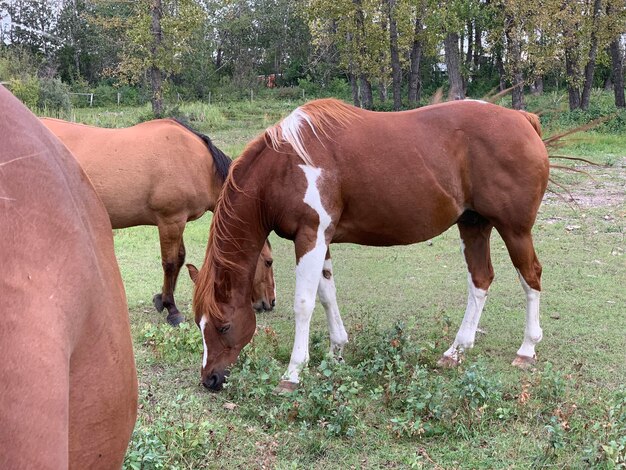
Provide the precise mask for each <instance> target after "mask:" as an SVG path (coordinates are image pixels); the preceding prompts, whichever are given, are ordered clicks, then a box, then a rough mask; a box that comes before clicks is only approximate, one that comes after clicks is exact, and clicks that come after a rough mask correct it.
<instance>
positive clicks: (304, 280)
mask: <svg viewBox="0 0 626 470" xmlns="http://www.w3.org/2000/svg"><path fill="white" fill-rule="evenodd" d="M299 166H300V168H302V171H304V175H305V176H306V179H307V189H306V192H305V193H304V199H303V201H304V203H305V204H307V205H308V206H310V207H311V208H313V209H314V210H315V212H317V214H318V216H319V225H318V227H317V239H316V241H315V246H314V247H313V249H312V250H311V251H309V252H308V253H306V254H305V255H304V256H302V257H301V258H300V261H299V262H298V265H297V266H296V295H295V301H294V312H295V320H296V334H295V338H294V343H293V350H292V352H291V359H290V361H289V367H288V369H287V372H286V373H285V374H284V375H283V379H284V380H288V381H289V382H295V383H297V382H298V381H299V373H300V370H302V368H303V367H304V366H305V365H306V363H307V361H308V360H309V328H310V325H311V316H312V314H313V309H314V308H315V293H316V291H317V288H318V286H319V282H320V273H321V272H322V268H323V266H324V257H325V255H326V249H327V247H326V237H325V235H324V234H325V232H326V229H327V228H328V226H329V225H330V223H331V218H330V215H329V214H328V212H326V209H324V206H323V205H322V199H321V196H320V193H319V190H318V188H317V180H318V178H319V176H320V175H321V173H322V170H321V169H320V168H313V167H310V166H307V165H299Z"/></svg>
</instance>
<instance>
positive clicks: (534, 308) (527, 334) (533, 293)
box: [517, 270, 543, 358]
mask: <svg viewBox="0 0 626 470" xmlns="http://www.w3.org/2000/svg"><path fill="white" fill-rule="evenodd" d="M517 275H518V276H519V279H520V282H521V283H522V287H523V288H524V292H526V327H525V328H524V342H523V343H522V346H521V347H520V348H519V350H518V351H517V355H518V356H523V357H530V358H534V357H535V345H536V344H537V343H539V341H541V339H542V338H543V331H542V330H541V326H540V325H539V298H540V297H541V292H539V291H538V290H535V289H533V288H532V287H530V286H529V285H528V283H527V282H526V280H525V279H524V277H523V276H522V275H521V274H520V272H519V270H517Z"/></svg>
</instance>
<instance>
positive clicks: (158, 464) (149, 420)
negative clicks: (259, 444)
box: [124, 395, 227, 470]
mask: <svg viewBox="0 0 626 470" xmlns="http://www.w3.org/2000/svg"><path fill="white" fill-rule="evenodd" d="M199 405H200V404H199V403H198V401H197V400H195V399H193V398H191V399H190V398H186V397H185V396H183V395H178V396H176V397H175V400H173V401H172V402H171V403H168V404H167V406H166V407H161V406H154V407H152V406H150V403H149V402H146V403H144V404H143V406H144V407H145V408H149V409H150V414H148V415H147V416H145V417H144V418H143V419H140V420H139V421H138V422H137V424H136V425H135V430H134V432H133V437H132V440H131V445H130V448H129V449H128V452H127V453H126V458H125V460H124V468H128V469H133V470H138V469H142V470H158V469H169V468H175V466H174V465H173V464H174V463H175V462H179V461H183V462H185V461H186V462H193V461H198V462H202V461H204V460H205V459H207V458H210V456H211V455H212V454H215V453H216V452H218V451H219V448H220V446H221V442H220V441H221V440H223V439H224V436H225V434H226V433H227V430H226V429H224V428H223V427H221V426H216V425H214V424H212V423H211V422H210V421H209V420H208V419H206V418H205V417H204V416H203V414H201V413H197V411H196V408H197V407H198V406H199ZM152 414H153V416H152Z"/></svg>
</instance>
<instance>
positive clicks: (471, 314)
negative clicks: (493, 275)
mask: <svg viewBox="0 0 626 470" xmlns="http://www.w3.org/2000/svg"><path fill="white" fill-rule="evenodd" d="M467 285H468V291H469V292H468V295H467V308H466V309H465V315H464V316H463V321H462V322H461V327H460V328H459V331H458V333H457V334H456V338H455V339H454V343H452V346H450V348H449V349H448V350H447V351H446V352H445V353H443V355H444V356H446V357H449V358H451V359H453V360H454V361H455V362H458V360H459V354H460V353H462V352H463V351H465V350H466V349H470V348H472V347H473V346H474V339H475V338H476V329H477V328H478V322H479V321H480V315H481V314H482V312H483V307H484V306H485V301H486V300H487V291H486V290H484V289H479V288H478V287H476V286H475V285H474V282H473V281H472V275H471V273H468V274H467Z"/></svg>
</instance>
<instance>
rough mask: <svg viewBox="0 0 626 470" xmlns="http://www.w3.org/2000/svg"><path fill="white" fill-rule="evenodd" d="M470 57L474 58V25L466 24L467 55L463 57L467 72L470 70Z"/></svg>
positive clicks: (469, 22)
mask: <svg viewBox="0 0 626 470" xmlns="http://www.w3.org/2000/svg"><path fill="white" fill-rule="evenodd" d="M472 57H474V25H473V24H472V22H471V21H468V22H467V54H466V55H465V65H466V66H467V69H468V70H471V69H472Z"/></svg>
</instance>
